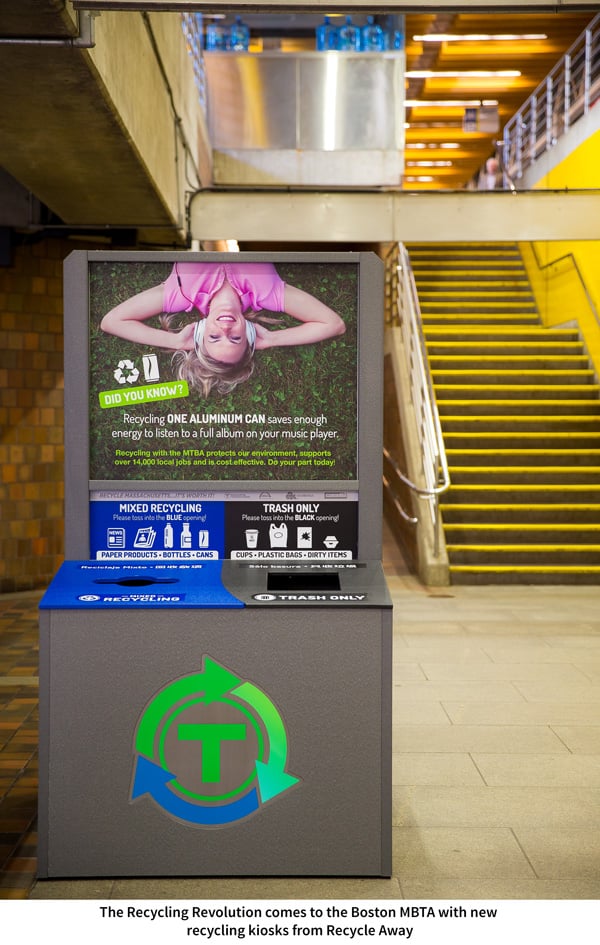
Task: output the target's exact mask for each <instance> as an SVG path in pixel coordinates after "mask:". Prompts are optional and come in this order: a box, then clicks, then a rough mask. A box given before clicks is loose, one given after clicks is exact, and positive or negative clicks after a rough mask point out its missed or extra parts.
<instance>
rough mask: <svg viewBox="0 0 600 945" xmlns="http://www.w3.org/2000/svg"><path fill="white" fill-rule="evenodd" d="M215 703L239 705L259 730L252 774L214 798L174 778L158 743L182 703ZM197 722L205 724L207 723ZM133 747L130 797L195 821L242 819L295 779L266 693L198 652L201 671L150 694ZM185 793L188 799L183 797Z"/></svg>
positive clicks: (206, 823) (212, 823)
mask: <svg viewBox="0 0 600 945" xmlns="http://www.w3.org/2000/svg"><path fill="white" fill-rule="evenodd" d="M219 703H222V704H223V705H226V706H229V707H231V706H237V707H239V709H240V711H241V712H242V713H243V715H244V717H246V718H248V719H250V720H251V722H252V724H253V725H256V726H257V728H259V729H260V733H261V735H260V738H259V739H258V751H257V754H258V757H256V759H255V762H254V771H253V774H252V775H251V776H250V777H249V778H244V779H242V783H241V784H240V785H239V786H238V788H237V790H228V791H227V792H226V794H225V795H223V797H222V798H217V800H218V801H219V802H218V803H215V798H214V797H209V798H207V797H205V796H201V795H193V793H192V792H190V791H189V790H186V789H185V788H183V787H182V785H180V784H179V783H178V781H177V775H176V773H174V772H172V771H170V770H169V765H168V764H167V762H166V759H165V757H164V753H161V750H160V748H159V746H160V745H161V744H164V739H165V737H166V733H167V731H168V730H169V727H174V726H175V723H174V721H173V720H174V719H175V718H178V717H179V715H180V714H181V712H182V711H183V710H182V707H185V706H186V705H187V706H190V705H192V704H193V705H196V706H198V705H200V706H202V707H204V706H210V709H211V712H212V714H213V715H214V712H215V711H218V705H219ZM180 727H181V728H182V729H189V728H193V727H194V726H186V725H185V724H184V725H182V726H180ZM214 727H215V728H217V729H219V730H220V729H222V728H223V726H219V725H215V726H214ZM199 728H202V729H209V728H210V725H204V726H199ZM209 747H210V745H209V744H207V745H206V746H205V745H204V744H202V748H201V754H202V757H204V753H205V749H206V754H207V755H208V753H209V751H208V749H209ZM135 751H136V759H135V764H134V775H133V785H132V789H131V801H132V802H133V801H137V800H138V799H139V798H142V797H146V796H150V797H151V798H152V800H153V801H154V803H155V804H157V805H158V806H159V807H160V808H162V809H163V810H164V811H165V812H166V813H167V814H169V815H170V816H172V817H174V818H176V819H177V820H179V821H184V822H186V823H190V824H194V825H196V826H206V827H220V826H227V825H230V824H232V823H235V822H237V821H240V820H243V819H245V818H247V817H249V816H251V815H252V814H255V813H256V812H257V811H259V810H260V808H261V807H262V806H263V805H264V804H266V803H267V802H270V801H272V800H273V799H275V798H277V797H278V796H280V795H282V794H283V793H284V792H286V791H288V790H289V789H290V788H292V787H294V785H296V784H298V783H299V781H300V779H299V778H297V777H295V776H294V775H292V774H290V773H289V772H288V771H287V770H286V765H287V755H288V741H287V733H286V729H285V725H284V723H283V720H282V718H281V715H280V714H279V712H278V710H277V709H276V707H275V705H274V704H273V702H272V701H271V699H270V698H269V697H268V696H267V695H266V694H265V693H264V692H263V691H262V690H261V689H259V688H258V687H257V686H255V685H254V684H253V683H251V682H247V681H246V682H244V681H242V680H241V679H239V678H238V677H237V676H236V675H235V674H234V673H232V672H230V670H228V669H227V668H226V667H224V666H221V665H220V664H219V663H217V662H215V661H214V660H212V659H210V658H209V657H204V662H203V668H202V672H200V673H192V674H191V675H189V676H184V677H182V678H181V679H177V680H175V681H174V682H171V683H169V684H168V685H167V686H165V688H164V689H162V690H161V691H160V692H158V693H157V694H156V695H155V696H154V697H153V699H152V700H151V701H150V703H149V704H148V706H147V707H146V709H145V710H144V712H143V714H142V716H141V718H140V720H139V722H138V726H137V731H136V736H135ZM207 780H213V781H214V779H212V778H211V779H207ZM182 795H187V796H182ZM190 796H191V797H193V798H194V800H189V799H188V798H189V797H190ZM197 801H200V803H197ZM207 801H208V803H207ZM221 801H224V802H221Z"/></svg>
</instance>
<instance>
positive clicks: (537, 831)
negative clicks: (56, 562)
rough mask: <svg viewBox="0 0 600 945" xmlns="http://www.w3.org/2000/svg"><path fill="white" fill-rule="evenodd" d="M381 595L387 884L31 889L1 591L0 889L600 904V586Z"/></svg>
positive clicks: (27, 757) (23, 740) (31, 701)
mask: <svg viewBox="0 0 600 945" xmlns="http://www.w3.org/2000/svg"><path fill="white" fill-rule="evenodd" d="M384 558H385V568H386V574H387V576H388V582H389V587H390V590H391V593H392V595H393V598H394V604H395V608H394V622H395V634H394V683H395V685H394V697H395V702H394V732H393V748H394V759H393V785H394V786H393V800H394V813H393V823H394V827H393V833H394V836H393V849H394V861H393V878H392V879H391V880H351V879H326V880H320V879H305V880H302V879H292V880H289V879H243V880H240V879H214V880H211V879H197V880H194V879H182V880H173V879H166V880H165V879H158V878H157V879H150V880H148V879H144V880H139V881H138V880H135V879H128V880H118V879H99V880H80V881H76V882H66V881H56V880H52V881H40V882H37V883H35V880H34V869H35V844H36V837H35V820H34V816H35V802H36V798H35V787H36V770H35V738H36V728H35V723H36V709H37V703H36V695H37V690H36V679H35V675H34V674H35V672H36V651H35V648H36V626H37V615H36V607H37V597H36V596H35V595H24V596H22V597H12V598H7V599H5V600H3V599H2V598H0V633H1V636H0V736H1V740H0V796H2V795H3V799H2V800H1V801H0V868H1V869H2V873H1V876H0V898H27V897H29V898H32V899H50V898H57V899H66V898H70V899H73V898H103V899H108V898H114V899H119V898H129V899H132V898H138V899H155V898H166V899H181V898H194V899H238V898H239V899H261V898H269V899H276V898H285V899H289V898H298V899H302V898H311V899H312V898H314V899H330V898H335V899H353V898H357V899H390V898H391V899H396V898H404V899H410V900H417V899H418V900H427V899H598V898H599V897H600V829H599V827H600V587H452V588H424V587H422V586H421V585H420V584H419V583H418V582H417V581H416V580H415V579H414V578H413V577H411V576H410V575H408V574H407V573H406V571H405V569H404V567H403V564H402V562H401V560H399V559H398V556H397V553H396V552H395V550H394V547H393V545H392V544H391V542H390V541H389V538H388V540H387V541H386V551H385V556H384Z"/></svg>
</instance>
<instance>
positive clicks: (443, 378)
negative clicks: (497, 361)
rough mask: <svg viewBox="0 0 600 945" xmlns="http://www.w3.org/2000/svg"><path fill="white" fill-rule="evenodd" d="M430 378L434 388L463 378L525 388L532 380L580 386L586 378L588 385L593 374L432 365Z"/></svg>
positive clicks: (585, 372)
mask: <svg viewBox="0 0 600 945" xmlns="http://www.w3.org/2000/svg"><path fill="white" fill-rule="evenodd" d="M432 378H433V380H434V384H435V386H436V387H437V386H438V385H440V384H452V383H457V382H458V381H460V380H464V379H465V378H468V379H469V381H470V382H475V381H476V380H477V381H479V382H481V383H486V384H492V385H497V384H506V383H508V382H511V383H513V384H519V386H521V385H523V386H525V387H527V386H529V385H530V382H531V381H532V380H535V381H536V382H537V384H538V385H540V384H543V385H546V384H552V383H553V382H554V381H561V382H562V383H563V384H568V385H569V386H571V385H576V386H581V384H582V382H583V381H584V380H585V379H586V378H587V379H588V380H589V382H590V384H592V383H593V382H594V372H593V371H592V370H591V368H587V369H585V370H582V369H579V370H578V371H572V370H571V371H567V370H562V369H555V370H548V369H543V370H540V369H539V368H537V369H535V370H531V371H528V372H527V374H526V375H525V374H524V373H523V371H522V370H519V371H517V370H513V369H506V368H503V369H501V370H498V369H497V368H490V367H485V368H482V369H475V367H473V368H472V369H471V370H465V368H460V369H455V368H450V367H447V366H446V365H444V364H440V365H439V366H438V367H433V365H432Z"/></svg>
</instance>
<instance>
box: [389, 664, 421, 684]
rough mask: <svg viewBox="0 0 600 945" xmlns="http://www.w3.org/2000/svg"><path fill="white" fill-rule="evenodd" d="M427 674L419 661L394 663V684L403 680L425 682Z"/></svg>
mask: <svg viewBox="0 0 600 945" xmlns="http://www.w3.org/2000/svg"><path fill="white" fill-rule="evenodd" d="M424 680H425V674H424V672H423V670H422V669H421V667H420V666H419V664H418V663H416V662H412V661H411V662H410V663H408V662H407V663H394V668H393V681H394V684H397V683H401V682H424Z"/></svg>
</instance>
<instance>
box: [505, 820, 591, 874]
mask: <svg viewBox="0 0 600 945" xmlns="http://www.w3.org/2000/svg"><path fill="white" fill-rule="evenodd" d="M516 833H517V837H518V840H519V843H520V844H521V846H522V848H523V850H524V851H525V854H526V856H527V857H528V859H529V861H530V863H531V864H532V866H533V868H534V870H535V872H536V874H537V875H538V876H539V877H540V878H542V879H563V880H564V879H587V880H593V881H596V882H597V881H598V878H599V877H600V832H599V831H597V830H595V831H594V830H589V829H587V828H585V827H583V828H579V829H567V828H565V827H560V826H555V827H552V828H542V827H538V828H535V829H534V828H529V829H528V828H526V827H519V828H517V830H516Z"/></svg>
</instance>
